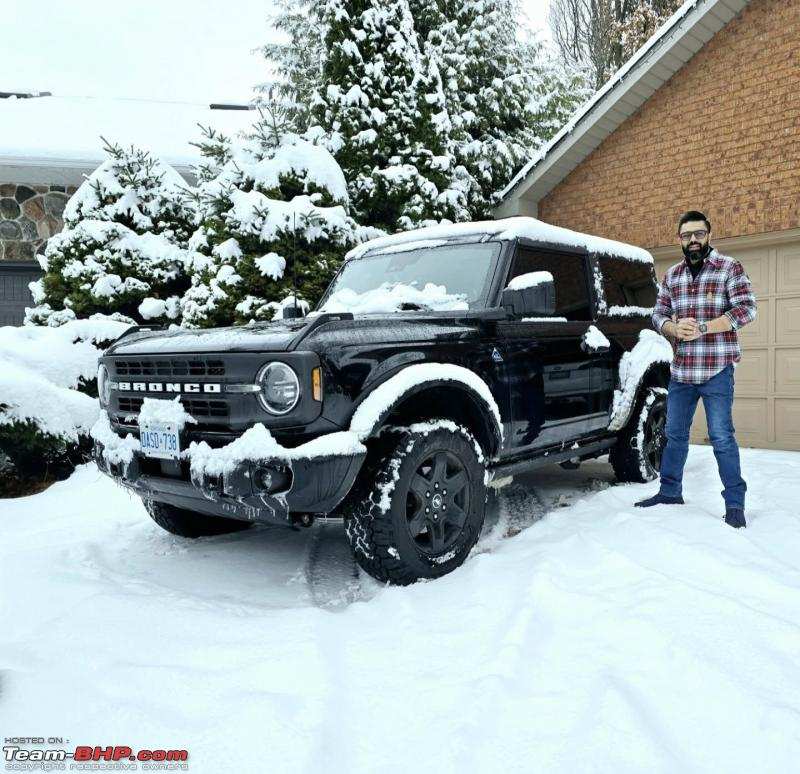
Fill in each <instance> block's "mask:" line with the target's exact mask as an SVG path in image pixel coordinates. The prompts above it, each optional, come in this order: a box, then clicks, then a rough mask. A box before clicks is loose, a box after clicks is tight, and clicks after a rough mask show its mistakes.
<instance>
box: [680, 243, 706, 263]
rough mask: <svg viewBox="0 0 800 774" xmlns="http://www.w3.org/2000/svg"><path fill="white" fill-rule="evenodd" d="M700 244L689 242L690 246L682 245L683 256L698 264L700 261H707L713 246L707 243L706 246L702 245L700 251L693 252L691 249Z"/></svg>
mask: <svg viewBox="0 0 800 774" xmlns="http://www.w3.org/2000/svg"><path fill="white" fill-rule="evenodd" d="M698 244H699V242H689V244H688V245H686V246H683V245H681V250H683V254H684V255H685V256H686V257H687V258H688V259H689V260H690V261H691V262H692V263H697V262H698V261H702V260H705V257H706V256H707V255H708V254H709V253H710V252H711V245H710V244H709V243H708V242H706V243H705V244H704V245H700V249H699V250H691V249H689V248H691V247H694V246H695V245H698Z"/></svg>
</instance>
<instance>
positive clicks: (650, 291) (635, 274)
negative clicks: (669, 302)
mask: <svg viewBox="0 0 800 774" xmlns="http://www.w3.org/2000/svg"><path fill="white" fill-rule="evenodd" d="M598 262H599V265H600V271H601V272H602V275H603V291H604V292H605V296H606V303H607V304H608V306H609V307H612V306H641V307H652V306H655V303H656V286H655V282H654V280H653V267H652V266H651V265H650V264H648V263H642V262H641V261H627V260H625V259H623V258H611V257H609V256H606V255H601V256H599V257H598Z"/></svg>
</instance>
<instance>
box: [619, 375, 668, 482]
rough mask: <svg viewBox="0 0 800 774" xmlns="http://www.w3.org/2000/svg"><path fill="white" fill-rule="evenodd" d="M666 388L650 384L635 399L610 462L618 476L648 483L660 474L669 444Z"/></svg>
mask: <svg viewBox="0 0 800 774" xmlns="http://www.w3.org/2000/svg"><path fill="white" fill-rule="evenodd" d="M666 426H667V391H666V390H665V389H664V388H663V387H648V388H647V389H645V390H644V391H643V392H642V394H641V395H640V397H639V399H638V400H637V401H636V405H635V407H634V410H633V414H632V416H631V419H630V421H629V422H628V424H627V425H626V426H625V427H624V428H623V429H622V430H620V433H619V438H618V440H617V443H616V445H615V446H614V447H613V448H612V449H611V452H610V453H609V462H611V465H612V466H613V468H614V473H616V476H617V479H619V480H620V481H623V482H635V483H640V484H643V483H646V482H648V481H652V480H653V479H655V478H657V477H658V472H659V470H660V469H661V455H662V454H663V452H664V447H665V446H666V441H667V436H666Z"/></svg>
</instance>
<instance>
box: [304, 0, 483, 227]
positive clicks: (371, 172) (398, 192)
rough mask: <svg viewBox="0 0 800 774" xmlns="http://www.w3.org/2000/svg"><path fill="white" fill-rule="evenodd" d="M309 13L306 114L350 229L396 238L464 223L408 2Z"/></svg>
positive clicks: (352, 3)
mask: <svg viewBox="0 0 800 774" xmlns="http://www.w3.org/2000/svg"><path fill="white" fill-rule="evenodd" d="M316 12H317V13H319V14H320V20H321V25H322V28H323V29H324V30H325V51H326V52H327V54H326V58H325V60H324V63H323V66H322V74H321V78H322V80H321V83H320V84H319V89H318V91H317V93H316V94H315V97H314V101H313V103H312V111H311V112H312V116H313V118H314V119H315V120H316V121H317V123H318V126H319V127H321V128H322V130H323V131H324V132H325V133H326V134H327V135H328V136H329V138H330V140H329V143H330V144H329V147H330V148H331V149H332V150H333V152H334V153H335V155H336V159H337V160H338V161H339V163H340V164H341V166H342V169H343V170H344V172H345V175H346V177H347V180H348V183H349V191H350V195H351V200H352V202H353V208H354V212H355V213H356V214H357V217H358V218H359V220H360V222H362V223H365V224H369V225H372V226H377V227H379V228H383V229H386V230H389V231H396V230H398V229H408V228H413V227H415V226H420V225H427V224H429V223H434V222H440V221H441V220H451V221H457V220H467V219H468V218H469V212H468V210H467V208H466V198H465V187H466V184H465V182H464V178H465V177H466V175H465V173H464V171H463V170H460V169H458V168H457V166H456V165H455V164H454V163H453V158H452V155H451V154H450V153H449V146H450V138H449V134H450V130H451V123H450V118H449V116H448V113H447V107H446V98H445V95H444V89H443V87H442V80H441V75H440V73H439V67H438V62H437V60H436V58H435V57H433V56H428V55H427V53H425V52H423V51H422V50H421V47H420V45H419V41H418V36H417V33H416V30H415V28H414V21H413V19H412V15H411V10H410V8H409V4H408V0H327V2H324V3H323V2H319V3H318V4H317V6H316ZM312 131H313V130H312Z"/></svg>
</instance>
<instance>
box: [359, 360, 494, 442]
mask: <svg viewBox="0 0 800 774" xmlns="http://www.w3.org/2000/svg"><path fill="white" fill-rule="evenodd" d="M442 386H447V387H454V388H455V389H457V390H461V391H462V392H464V393H466V394H467V395H468V396H469V397H470V398H471V399H472V400H473V401H475V402H476V403H477V405H478V406H479V407H480V408H481V409H482V410H483V414H484V415H485V417H486V419H487V425H488V427H489V429H490V432H491V433H492V435H493V436H494V440H495V444H496V448H497V449H499V448H500V445H501V444H502V441H503V422H502V419H501V418H500V409H499V408H498V407H497V402H496V401H495V399H494V397H493V396H492V393H491V390H490V389H489V385H487V384H486V382H485V381H484V380H483V379H481V377H480V376H478V375H477V374H476V373H475V372H474V371H470V370H469V369H468V368H464V367H463V366H459V365H453V364H450V363H415V364H413V365H409V366H406V367H405V368H402V369H401V370H400V371H398V372H397V373H395V374H394V375H393V376H390V377H389V378H388V379H387V380H386V381H384V382H382V383H381V384H379V385H378V386H377V387H375V389H374V390H372V392H370V394H369V395H367V397H366V398H364V400H363V401H361V403H359V405H358V406H357V408H356V410H355V412H354V413H353V417H352V419H351V420H350V431H351V432H353V433H355V434H356V435H357V436H358V439H359V440H360V441H365V440H366V439H367V438H370V437H372V436H373V435H374V434H375V433H376V432H377V431H378V430H379V429H380V428H381V427H382V426H383V423H384V422H385V420H386V417H388V416H389V414H391V412H392V411H393V410H394V409H395V408H396V407H397V406H398V405H399V404H400V403H402V402H403V401H404V400H405V399H406V398H408V397H410V396H411V395H415V394H417V393H419V392H422V391H424V390H426V389H429V388H431V387H442Z"/></svg>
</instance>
